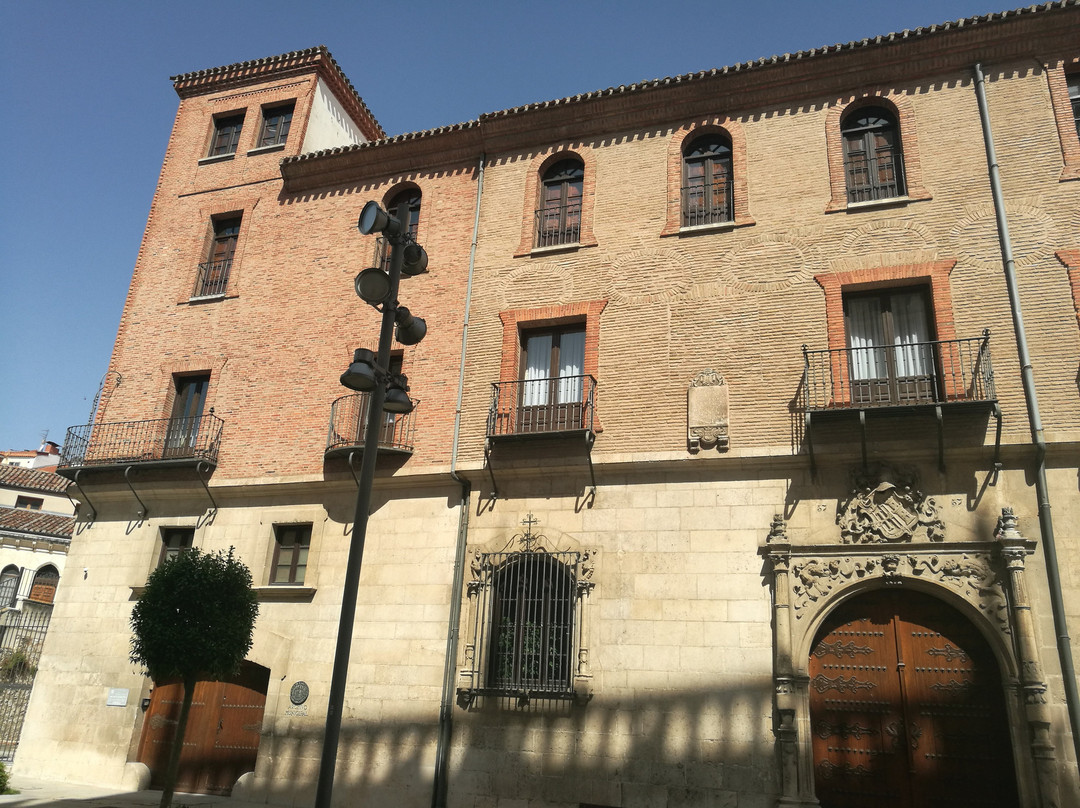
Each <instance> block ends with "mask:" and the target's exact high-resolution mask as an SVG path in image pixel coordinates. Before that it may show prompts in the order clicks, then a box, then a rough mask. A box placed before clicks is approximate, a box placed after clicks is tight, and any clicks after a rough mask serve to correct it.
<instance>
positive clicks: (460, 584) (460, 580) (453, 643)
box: [431, 154, 486, 808]
mask: <svg viewBox="0 0 1080 808" xmlns="http://www.w3.org/2000/svg"><path fill="white" fill-rule="evenodd" d="M485 162H486V155H484V154H481V155H480V161H479V164H478V166H477V179H476V211H475V213H474V214H473V233H472V245H471V246H470V247H469V276H468V282H467V284H466V286H465V318H464V322H463V324H462V328H461V365H460V367H459V368H458V390H457V405H456V408H455V410H454V442H453V445H452V446H451V448H450V477H451V479H453V480H454V482H456V483H458V484H459V485H460V486H461V505H460V512H459V514H458V532H457V547H456V548H455V550H454V577H453V580H452V582H451V586H450V615H449V623H448V626H447V632H446V660H445V662H444V663H443V682H442V700H441V702H440V703H439V734H438V737H437V738H436V741H435V778H434V782H433V784H432V789H431V808H446V798H447V794H448V792H449V773H448V770H449V760H450V742H451V739H452V731H453V723H454V720H453V719H454V682H455V680H456V679H457V676H456V673H457V670H456V669H457V649H458V636H459V634H460V628H461V595H462V592H463V590H464V588H465V546H466V544H467V543H468V540H469V494H470V493H471V491H472V485H471V484H470V483H469V481H468V480H466V479H464V478H463V477H461V476H460V475H458V473H457V454H458V441H459V439H460V437H461V402H462V399H463V397H464V394H465V349H466V346H467V343H468V339H469V311H470V309H471V302H472V287H473V273H474V270H475V269H476V244H477V241H478V240H479V234H480V198H481V196H483V193H484V165H485Z"/></svg>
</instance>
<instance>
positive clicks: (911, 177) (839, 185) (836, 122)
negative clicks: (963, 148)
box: [825, 93, 931, 213]
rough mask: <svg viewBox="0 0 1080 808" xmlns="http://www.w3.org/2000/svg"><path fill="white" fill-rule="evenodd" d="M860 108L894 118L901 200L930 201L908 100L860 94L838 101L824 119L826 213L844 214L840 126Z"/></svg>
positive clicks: (887, 95) (844, 194) (844, 198)
mask: <svg viewBox="0 0 1080 808" xmlns="http://www.w3.org/2000/svg"><path fill="white" fill-rule="evenodd" d="M860 107H882V108H884V109H886V110H888V111H889V112H891V113H892V114H893V115H895V116H896V123H897V126H898V127H899V129H900V143H901V152H902V153H903V155H904V178H905V185H906V187H907V193H906V194H904V196H903V197H901V198H906V199H909V200H910V199H930V198H931V195H930V192H929V191H928V190H926V186H925V185H924V184H923V172H922V160H921V158H920V152H919V140H918V137H917V136H916V130H915V110H914V107H913V106H912V103H911V99H910V98H908V97H907V96H904V95H897V94H894V93H885V94H882V95H874V94H871V93H864V94H862V95H859V96H858V97H856V98H848V99H839V100H837V101H836V102H835V103H834V104H833V105H832V106H831V107H829V111H828V113H827V114H826V115H825V142H826V153H827V155H828V158H829V189H830V197H831V198H830V199H829V204H828V205H827V206H826V207H825V212H826V213H833V212H834V211H838V210H847V208H848V192H847V178H846V177H845V175H844V174H845V172H844V138H843V136H842V135H841V133H840V124H841V120H842V119H843V118H844V116H846V115H848V114H849V113H853V112H856V111H857V110H858V109H859V108H860Z"/></svg>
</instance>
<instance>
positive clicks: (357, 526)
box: [315, 219, 407, 808]
mask: <svg viewBox="0 0 1080 808" xmlns="http://www.w3.org/2000/svg"><path fill="white" fill-rule="evenodd" d="M406 221H407V219H406ZM406 232H407V231H406ZM387 240H388V241H389V242H390V297H389V299H388V301H387V302H386V303H385V304H384V305H383V317H382V330H381V331H380V332H379V352H378V360H377V361H378V364H379V367H380V368H381V369H383V370H386V368H387V367H388V366H389V364H390V346H391V344H392V342H393V339H394V315H395V314H396V313H397V295H398V284H399V282H400V280H401V265H402V263H403V261H404V249H403V244H404V240H403V239H402V237H401V236H393V237H388V238H387ZM370 396H371V398H370V399H369V401H368V420H367V431H366V432H365V434H364V456H363V459H362V460H361V462H360V486H359V490H358V491H357V492H356V515H355V516H354V517H353V532H352V541H351V543H350V544H349V561H348V563H347V564H346V566H345V586H344V588H343V589H342V593H341V619H340V620H339V621H338V634H337V649H336V650H335V651H334V670H333V673H332V674H331V677H330V696H329V699H328V702H327V707H326V734H325V735H324V737H323V748H322V758H321V760H320V762H319V783H318V786H317V787H316V790H315V808H330V800H331V797H332V796H333V792H334V769H335V767H336V765H337V751H338V739H339V738H340V736H341V711H342V708H343V705H344V703H345V684H346V681H347V679H348V675H349V654H350V652H351V650H352V635H353V621H354V619H355V617H356V595H357V592H358V590H359V588H360V565H361V563H362V562H363V560H364V540H365V539H366V538H367V524H368V514H369V513H370V511H371V489H372V487H373V485H374V483H375V461H376V460H377V459H378V456H379V451H378V447H379V433H380V431H381V429H382V424H383V403H384V402H385V401H386V385H385V384H384V383H383V382H382V381H380V383H379V384H376V385H375V388H374V389H373V390H372V391H371V393H370Z"/></svg>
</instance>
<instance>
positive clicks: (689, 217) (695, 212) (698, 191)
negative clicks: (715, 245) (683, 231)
mask: <svg viewBox="0 0 1080 808" xmlns="http://www.w3.org/2000/svg"><path fill="white" fill-rule="evenodd" d="M682 200H683V217H682V226H683V227H701V226H702V225H707V224H719V223H721V222H730V221H731V219H732V216H731V212H732V210H734V208H735V205H734V201H733V199H732V188H731V183H730V182H728V181H727V179H723V180H717V181H715V182H712V183H709V184H708V185H705V184H704V183H697V184H695V185H686V186H683V189H682Z"/></svg>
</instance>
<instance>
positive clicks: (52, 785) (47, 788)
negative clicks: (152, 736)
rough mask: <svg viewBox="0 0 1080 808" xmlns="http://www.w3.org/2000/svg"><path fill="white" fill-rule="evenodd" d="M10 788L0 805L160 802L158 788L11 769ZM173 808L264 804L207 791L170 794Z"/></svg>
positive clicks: (95, 807)
mask: <svg viewBox="0 0 1080 808" xmlns="http://www.w3.org/2000/svg"><path fill="white" fill-rule="evenodd" d="M8 786H9V787H10V788H14V789H18V791H19V792H20V793H18V794H6V795H2V796H0V808H7V807H8V806H27V807H28V808H29V806H35V808H38V807H40V808H43V807H44V806H53V807H54V808H157V806H158V805H159V804H160V803H161V792H160V791H128V792H121V791H118V790H117V789H115V788H112V789H109V788H101V787H100V786H88V785H80V784H78V783H60V782H55V781H52V780H34V779H31V778H29V777H20V776H19V773H18V772H17V771H14V772H12V773H11V779H10V781H9V782H8ZM172 804H173V808H185V806H186V808H206V807H207V806H217V808H256V806H259V808H266V804H265V803H255V802H248V801H246V800H237V799H233V798H232V797H211V796H208V795H206V794H181V793H180V792H177V793H176V794H175V795H173V801H172Z"/></svg>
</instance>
